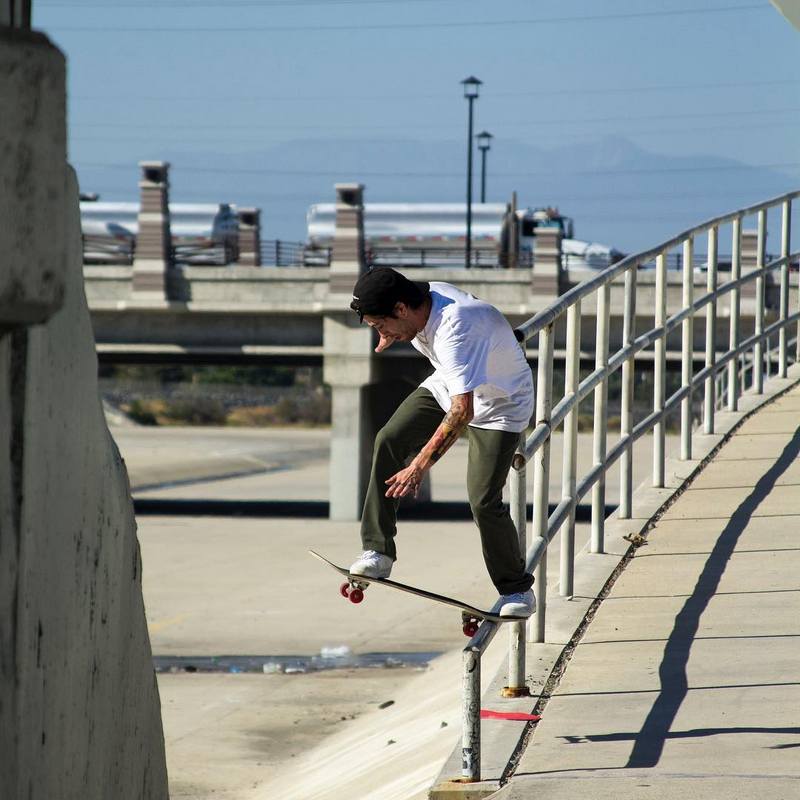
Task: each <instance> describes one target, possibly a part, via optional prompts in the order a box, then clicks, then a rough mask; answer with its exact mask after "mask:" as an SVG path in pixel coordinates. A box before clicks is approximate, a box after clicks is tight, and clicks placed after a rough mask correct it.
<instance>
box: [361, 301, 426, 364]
mask: <svg viewBox="0 0 800 800" xmlns="http://www.w3.org/2000/svg"><path fill="white" fill-rule="evenodd" d="M409 310H410V309H409V308H408V306H407V305H406V304H405V303H398V304H397V305H396V306H395V307H394V313H395V316H394V317H373V316H372V315H371V314H364V322H366V323H367V325H369V326H370V328H375V330H376V331H377V332H378V336H379V337H380V341H379V342H378V346H377V347H376V348H375V352H376V353H380V352H381V351H382V350H385V349H386V348H387V347H390V346H391V345H392V344H393V343H394V342H410V341H411V340H412V339H413V338H414V337H415V336H416V335H417V326H416V324H415V323H414V322H413V321H412V319H411V315H410V314H409Z"/></svg>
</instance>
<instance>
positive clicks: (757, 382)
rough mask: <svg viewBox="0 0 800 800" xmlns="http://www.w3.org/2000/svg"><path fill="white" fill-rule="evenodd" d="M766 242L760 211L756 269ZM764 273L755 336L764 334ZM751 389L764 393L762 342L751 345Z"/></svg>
mask: <svg viewBox="0 0 800 800" xmlns="http://www.w3.org/2000/svg"><path fill="white" fill-rule="evenodd" d="M766 241H767V212H766V210H765V209H763V208H762V209H761V210H760V211H759V212H758V239H757V243H756V269H758V270H763V269H764V254H765V251H766ZM764 302H765V295H764V273H763V272H761V274H760V275H759V276H758V277H757V278H756V309H755V310H756V314H755V330H754V332H755V334H756V336H759V335H760V334H762V333H764ZM753 389H754V391H755V393H756V394H763V393H764V342H763V341H761V340H758V341H756V343H755V344H754V345H753Z"/></svg>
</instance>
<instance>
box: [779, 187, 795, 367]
mask: <svg viewBox="0 0 800 800" xmlns="http://www.w3.org/2000/svg"><path fill="white" fill-rule="evenodd" d="M791 236H792V201H791V200H784V201H783V216H782V218H781V258H783V259H784V261H783V264H781V300H780V319H781V321H782V322H785V321H786V318H787V317H788V316H789V254H790V253H791V252H792V250H791ZM786 336H787V331H786V326H781V329H780V331H779V332H778V377H779V378H785V377H786V370H787V361H788V354H787V352H786Z"/></svg>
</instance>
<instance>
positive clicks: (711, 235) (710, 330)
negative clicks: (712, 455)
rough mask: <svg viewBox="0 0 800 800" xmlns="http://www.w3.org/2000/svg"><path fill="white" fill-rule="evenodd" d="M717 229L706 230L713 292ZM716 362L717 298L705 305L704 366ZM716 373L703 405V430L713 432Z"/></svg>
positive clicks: (709, 286)
mask: <svg viewBox="0 0 800 800" xmlns="http://www.w3.org/2000/svg"><path fill="white" fill-rule="evenodd" d="M718 235H719V229H718V228H717V226H716V225H715V226H714V227H713V228H711V229H710V230H709V231H708V252H707V261H708V264H707V269H708V272H707V274H706V291H707V292H708V293H709V294H714V293H716V291H717V237H718ZM716 363H717V299H716V297H714V299H713V300H712V301H711V302H710V303H709V304H708V305H707V306H706V367H713V366H714V364H716ZM716 382H717V374H716V373H715V372H711V373H710V374H709V376H708V377H707V378H706V384H705V403H704V406H703V432H704V433H706V434H712V433H714V412H715V410H716V404H717V392H716V389H717V383H716Z"/></svg>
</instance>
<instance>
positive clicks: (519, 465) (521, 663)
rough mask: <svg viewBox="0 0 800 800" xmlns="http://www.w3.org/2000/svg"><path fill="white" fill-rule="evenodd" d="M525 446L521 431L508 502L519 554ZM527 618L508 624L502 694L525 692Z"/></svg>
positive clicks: (522, 533)
mask: <svg viewBox="0 0 800 800" xmlns="http://www.w3.org/2000/svg"><path fill="white" fill-rule="evenodd" d="M524 445H525V434H524V433H523V434H520V446H519V447H518V448H517V452H516V454H515V455H514V460H513V461H512V464H511V466H512V469H511V480H510V481H509V487H508V488H509V503H510V506H511V519H512V521H513V523H514V527H515V528H516V529H517V536H518V537H519V551H520V553H522V557H523V558H524V557H525V553H526V552H527V550H528V542H527V538H528V537H527V534H526V530H525V529H526V522H527V516H528V514H527V511H528V499H527V496H526V494H527V493H526V475H527V468H526V464H525V456H524V455H523V453H522V450H523V449H524ZM526 629H527V620H526V621H523V622H512V623H511V624H510V625H509V626H508V645H509V647H508V686H507V687H506V688H505V691H504V692H503V694H504V695H505V696H510V697H515V696H518V695H522V694H528V689H527V686H526V684H525V646H526V639H527V637H526Z"/></svg>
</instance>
